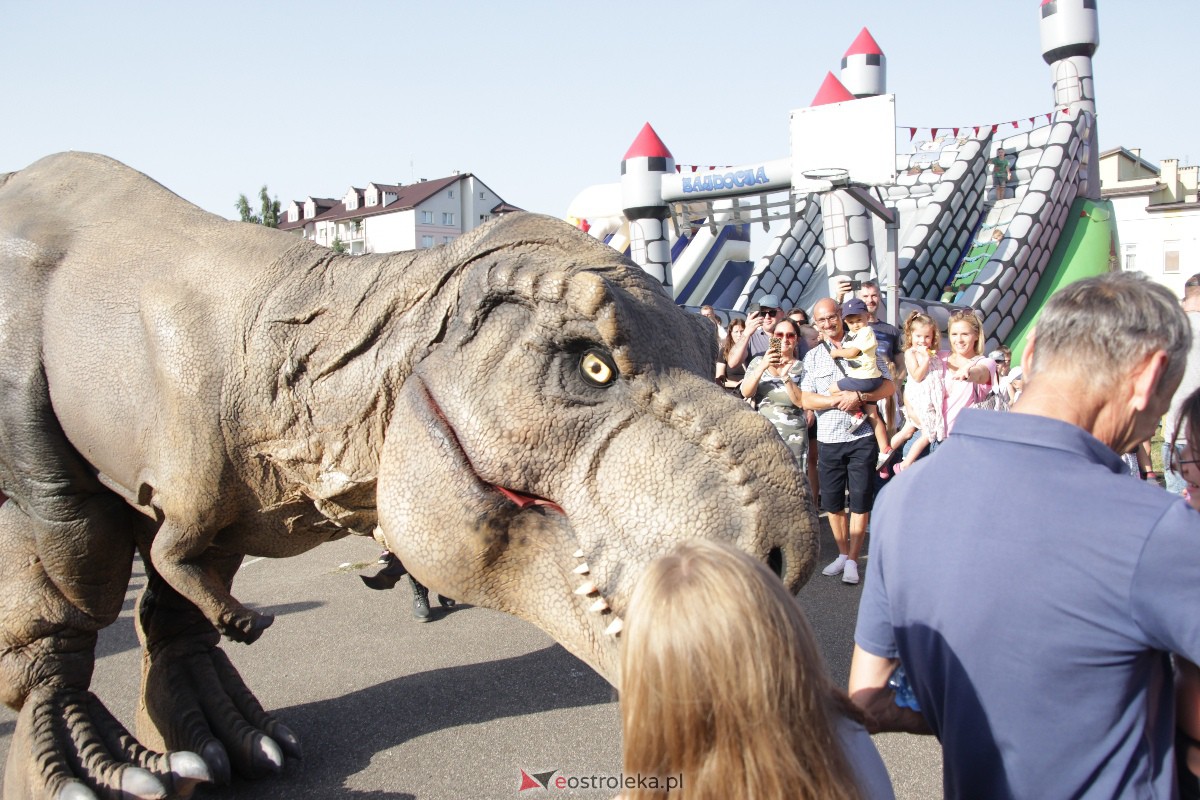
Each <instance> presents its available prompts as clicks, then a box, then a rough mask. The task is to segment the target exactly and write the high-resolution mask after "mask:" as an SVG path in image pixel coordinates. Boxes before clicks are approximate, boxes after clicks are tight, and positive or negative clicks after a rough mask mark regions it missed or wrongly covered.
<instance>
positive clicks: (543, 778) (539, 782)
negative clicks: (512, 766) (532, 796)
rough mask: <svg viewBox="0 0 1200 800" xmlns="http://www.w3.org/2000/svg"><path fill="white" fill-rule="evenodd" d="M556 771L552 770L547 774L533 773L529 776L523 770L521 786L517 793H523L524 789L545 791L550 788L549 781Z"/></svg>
mask: <svg viewBox="0 0 1200 800" xmlns="http://www.w3.org/2000/svg"><path fill="white" fill-rule="evenodd" d="M556 772H558V770H557V769H552V770H550V771H549V772H535V773H533V774H532V775H530V774H529V773H528V772H526V771H525V770H521V786H520V787H519V788H518V789H517V791H518V792H523V791H525V790H526V789H545V788H548V787H549V786H550V779H551V778H553V777H554V773H556Z"/></svg>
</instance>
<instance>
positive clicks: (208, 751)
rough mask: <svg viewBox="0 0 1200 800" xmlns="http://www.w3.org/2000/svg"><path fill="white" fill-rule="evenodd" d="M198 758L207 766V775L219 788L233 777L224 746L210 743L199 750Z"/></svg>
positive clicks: (216, 742)
mask: <svg viewBox="0 0 1200 800" xmlns="http://www.w3.org/2000/svg"><path fill="white" fill-rule="evenodd" d="M200 757H201V758H202V759H204V763H205V764H207V765H208V771H209V775H211V776H212V778H211V780H212V782H213V783H215V784H217V785H219V786H226V785H228V784H229V781H230V780H231V779H232V777H233V770H232V768H231V767H230V766H229V754H228V753H227V752H225V747H224V745H222V744H221V743H220V742H218V741H216V740H213V741H210V742H209V743H208V744H206V745H204V747H203V748H201V750H200Z"/></svg>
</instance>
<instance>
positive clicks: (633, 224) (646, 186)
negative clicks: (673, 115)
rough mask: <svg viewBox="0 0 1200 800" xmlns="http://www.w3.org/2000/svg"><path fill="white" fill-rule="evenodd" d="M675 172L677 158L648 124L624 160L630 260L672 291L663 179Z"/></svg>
mask: <svg viewBox="0 0 1200 800" xmlns="http://www.w3.org/2000/svg"><path fill="white" fill-rule="evenodd" d="M674 172H675V159H674V157H673V156H672V155H671V151H670V150H668V149H667V146H666V145H665V144H663V142H662V139H660V138H658V134H657V133H655V132H654V128H652V127H650V123H649V122H647V123H646V124H645V125H644V126H642V130H641V132H640V133H639V134H638V137H637V138H636V139H634V141H633V144H632V145H630V147H629V151H628V152H627V153H625V158H624V160H622V161H621V204H622V206H623V210H624V212H625V219H627V220H629V257H630V258H632V259H633V260H634V261H635V262H636V263H637V264H638V265H640V266H641V268H642V269H644V270H646V272H648V273H649V274H651V275H653V276H654V277H655V278H657V279H658V280H659V281H660V282H661V283H662V285H663V286H664V287H666V289H667V292H668V294H669V293H670V292H671V238H670V236H669V230H668V228H667V225H668V222H667V217H669V216H670V209H669V208H668V206H667V204H666V202H665V201H664V200H663V199H662V179H663V176H664V175H672V174H674Z"/></svg>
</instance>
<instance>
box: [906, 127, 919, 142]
mask: <svg viewBox="0 0 1200 800" xmlns="http://www.w3.org/2000/svg"><path fill="white" fill-rule="evenodd" d="M915 138H917V129H916V128H909V129H908V140H909V141H910V142H911V141H912V140H913V139H915Z"/></svg>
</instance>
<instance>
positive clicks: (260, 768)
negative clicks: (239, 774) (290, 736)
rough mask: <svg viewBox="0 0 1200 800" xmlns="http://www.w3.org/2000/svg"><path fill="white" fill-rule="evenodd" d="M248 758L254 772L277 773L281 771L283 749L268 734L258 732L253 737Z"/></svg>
mask: <svg viewBox="0 0 1200 800" xmlns="http://www.w3.org/2000/svg"><path fill="white" fill-rule="evenodd" d="M250 759H251V762H252V764H253V768H254V771H255V772H256V773H259V774H268V775H278V774H279V773H281V772H283V750H282V749H281V748H280V747H279V745H278V744H277V743H276V742H275V740H274V739H272V738H271V737H270V736H265V735H262V734H259V735H258V736H255V737H254V752H253V753H252V754H251V756H250Z"/></svg>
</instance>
